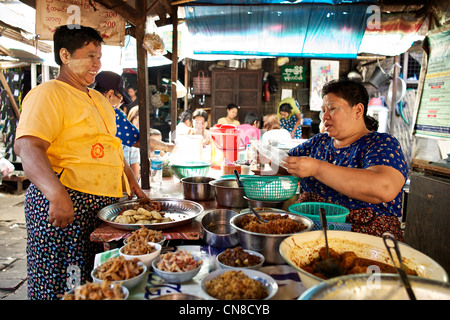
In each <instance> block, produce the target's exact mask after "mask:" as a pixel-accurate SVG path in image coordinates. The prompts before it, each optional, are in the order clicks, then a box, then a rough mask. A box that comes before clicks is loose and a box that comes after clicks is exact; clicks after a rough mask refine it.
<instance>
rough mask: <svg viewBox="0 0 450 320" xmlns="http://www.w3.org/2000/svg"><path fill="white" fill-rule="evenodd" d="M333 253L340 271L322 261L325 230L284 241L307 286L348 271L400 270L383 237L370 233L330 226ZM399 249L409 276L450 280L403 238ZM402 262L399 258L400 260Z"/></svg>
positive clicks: (285, 253) (285, 250)
mask: <svg viewBox="0 0 450 320" xmlns="http://www.w3.org/2000/svg"><path fill="white" fill-rule="evenodd" d="M327 238H328V245H329V257H330V259H333V261H334V262H335V264H336V265H338V266H340V267H341V270H342V272H340V273H339V275H336V276H334V275H327V274H326V272H324V270H323V268H321V264H320V262H321V261H323V259H324V257H326V247H325V236H324V233H323V231H322V230H316V231H310V232H306V233H300V234H296V235H292V236H290V237H288V238H286V239H285V240H284V241H283V242H282V243H281V245H280V247H279V251H280V254H281V256H282V257H283V259H284V260H285V261H286V262H287V263H288V264H289V265H291V266H292V267H293V268H294V269H296V270H297V272H298V275H299V277H300V279H301V281H302V283H303V285H304V286H305V287H306V288H311V287H313V286H315V285H318V284H320V283H321V282H323V281H325V280H328V279H334V278H337V277H342V276H346V275H348V274H371V275H372V274H373V272H374V271H377V273H381V274H396V273H397V271H396V269H395V267H394V266H393V265H392V261H391V259H390V257H389V253H388V251H387V249H386V246H385V244H384V242H383V239H382V238H381V237H377V236H372V235H368V234H363V233H358V232H351V231H337V230H329V231H328V232H327ZM399 249H400V253H401V256H402V260H403V264H404V266H405V269H406V270H405V271H406V274H407V275H408V278H409V277H413V278H414V277H421V278H428V279H433V280H437V281H443V282H447V281H448V275H447V273H446V271H445V270H444V269H443V268H442V267H441V266H440V265H439V264H438V263H437V262H435V261H434V260H433V259H431V258H430V257H428V256H426V255H425V254H423V253H421V252H420V251H417V250H415V249H413V248H412V247H410V246H408V245H406V244H404V243H401V242H399ZM396 263H397V265H398V261H397V262H396Z"/></svg>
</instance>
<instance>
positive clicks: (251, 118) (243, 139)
mask: <svg viewBox="0 0 450 320" xmlns="http://www.w3.org/2000/svg"><path fill="white" fill-rule="evenodd" d="M259 125H260V121H259V117H258V115H257V114H256V113H254V112H250V113H247V114H246V115H245V120H244V124H241V125H239V126H238V128H239V129H241V134H240V139H239V146H240V147H244V148H245V147H246V146H247V145H248V144H249V143H250V137H252V138H254V139H255V140H259V138H260V137H261V131H260V130H259Z"/></svg>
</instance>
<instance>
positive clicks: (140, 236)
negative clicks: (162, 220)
mask: <svg viewBox="0 0 450 320" xmlns="http://www.w3.org/2000/svg"><path fill="white" fill-rule="evenodd" d="M164 241H166V237H165V236H164V235H163V234H162V231H161V230H152V229H147V228H146V227H144V226H142V227H141V228H140V229H138V230H135V231H133V232H132V233H131V234H130V235H129V236H128V237H127V238H126V239H125V240H124V241H123V243H124V244H127V243H132V242H137V243H147V242H152V243H158V244H160V245H161V246H162V245H163V244H164Z"/></svg>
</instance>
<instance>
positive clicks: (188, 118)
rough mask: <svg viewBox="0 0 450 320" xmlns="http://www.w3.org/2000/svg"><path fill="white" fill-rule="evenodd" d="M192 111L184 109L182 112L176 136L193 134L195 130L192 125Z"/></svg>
mask: <svg viewBox="0 0 450 320" xmlns="http://www.w3.org/2000/svg"><path fill="white" fill-rule="evenodd" d="M192 124H193V122H192V112H190V111H189V110H186V111H183V112H182V113H181V114H180V122H179V123H178V124H177V126H176V128H175V130H176V136H175V137H177V136H180V135H185V134H192V133H193V132H194V129H193V127H192Z"/></svg>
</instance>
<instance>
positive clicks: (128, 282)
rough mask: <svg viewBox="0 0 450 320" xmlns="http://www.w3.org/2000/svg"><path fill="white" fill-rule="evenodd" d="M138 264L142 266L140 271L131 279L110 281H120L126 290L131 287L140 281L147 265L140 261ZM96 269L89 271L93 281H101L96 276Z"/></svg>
mask: <svg viewBox="0 0 450 320" xmlns="http://www.w3.org/2000/svg"><path fill="white" fill-rule="evenodd" d="M138 265H140V266H141V267H142V269H143V270H142V273H141V274H139V275H137V276H136V277H134V278H131V279H127V280H121V281H111V282H112V283H122V286H123V287H126V288H127V289H128V290H131V289H133V288H134V287H135V286H136V285H138V284H139V282H141V280H142V278H143V277H144V275H145V273H146V272H147V267H146V265H145V264H143V263H142V262H140V261H139V262H138ZM97 269H98V268H94V270H92V272H91V277H92V279H93V280H94V282H100V283H101V282H103V280H102V279H99V278H97V277H96V276H97Z"/></svg>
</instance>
